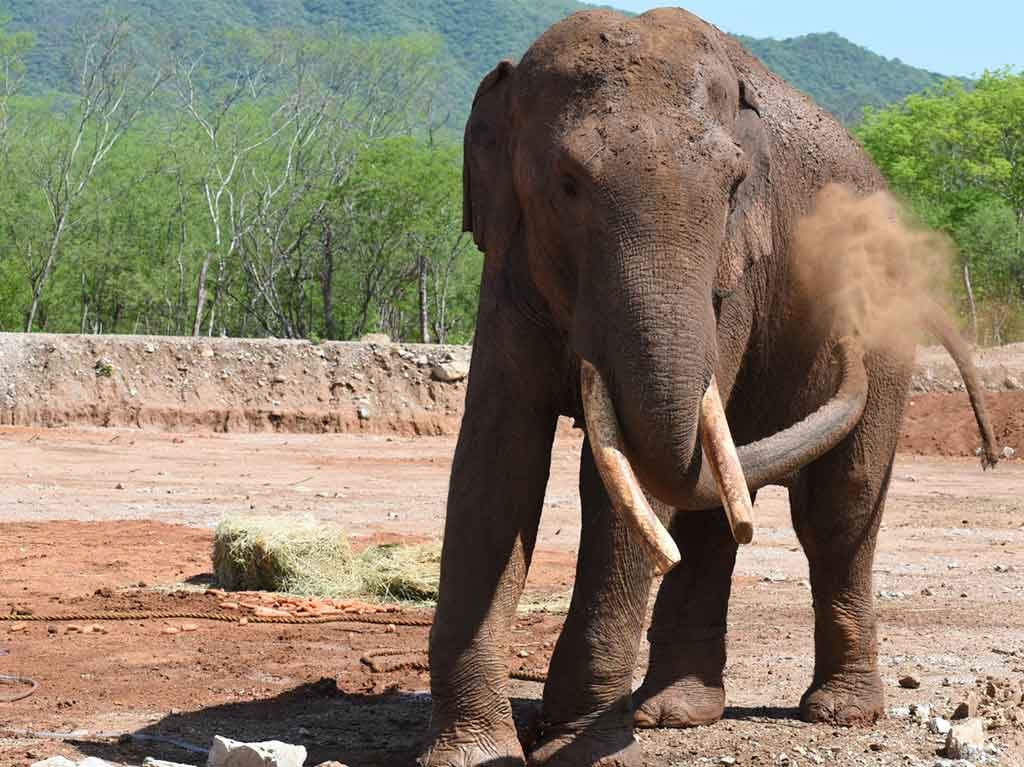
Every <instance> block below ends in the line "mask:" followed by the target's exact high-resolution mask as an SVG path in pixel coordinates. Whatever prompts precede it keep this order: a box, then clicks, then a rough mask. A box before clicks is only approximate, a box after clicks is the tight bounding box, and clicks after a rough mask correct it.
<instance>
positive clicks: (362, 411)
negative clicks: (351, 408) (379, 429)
mask: <svg viewBox="0 0 1024 767" xmlns="http://www.w3.org/2000/svg"><path fill="white" fill-rule="evenodd" d="M356 415H357V416H359V420H360V421H369V420H370V418H371V416H373V411H372V410H370V406H369V405H359V406H358V407H356Z"/></svg>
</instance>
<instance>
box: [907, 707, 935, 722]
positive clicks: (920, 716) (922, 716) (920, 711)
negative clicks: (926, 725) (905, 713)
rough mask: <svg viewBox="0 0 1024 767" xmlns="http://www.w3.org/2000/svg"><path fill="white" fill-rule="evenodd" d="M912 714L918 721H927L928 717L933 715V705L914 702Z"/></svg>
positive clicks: (911, 709) (911, 708)
mask: <svg viewBox="0 0 1024 767" xmlns="http://www.w3.org/2000/svg"><path fill="white" fill-rule="evenodd" d="M910 715H911V716H912V717H913V718H914V719H916V720H917V721H918V722H927V721H928V717H930V716H931V715H932V707H931V706H929V705H928V704H927V703H912V704H911V705H910Z"/></svg>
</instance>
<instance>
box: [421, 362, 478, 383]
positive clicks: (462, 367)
mask: <svg viewBox="0 0 1024 767" xmlns="http://www.w3.org/2000/svg"><path fill="white" fill-rule="evenodd" d="M430 373H431V375H432V376H433V378H434V380H435V381H441V382H442V383H455V382H456V381H461V380H462V379H463V378H465V377H466V376H468V375H469V363H468V362H462V361H459V360H451V361H449V362H438V363H437V364H436V365H434V367H433V368H431V371H430Z"/></svg>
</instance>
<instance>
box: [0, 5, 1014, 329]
mask: <svg viewBox="0 0 1024 767" xmlns="http://www.w3.org/2000/svg"><path fill="white" fill-rule="evenodd" d="M125 7H126V8H127V11H128V12H127V13H124V14H122V13H110V12H106V11H105V10H104V8H103V6H102V4H101V2H100V0H79V1H78V2H77V3H75V4H72V3H68V2H66V0H9V2H8V10H9V11H10V13H11V22H10V23H9V24H8V25H7V26H6V28H4V27H3V26H2V25H0V330H29V331H40V330H43V331H50V332H81V333H130V332H135V333H157V334H175V335H189V334H197V335H198V334H204V335H228V336H276V337H286V338H311V339H349V338H357V337H359V336H361V335H363V334H364V333H368V332H376V331H382V332H385V333H388V334H389V335H391V336H392V337H393V338H395V339H401V340H425V341H428V340H429V341H449V342H465V341H468V340H469V339H470V338H471V336H472V332H473V327H474V323H475V317H476V304H477V298H478V285H479V279H480V269H481V262H482V256H481V254H480V253H479V252H478V251H477V249H476V248H475V247H474V246H473V243H472V240H471V238H469V237H468V236H466V235H465V234H464V233H463V232H462V231H461V223H462V217H461V206H462V183H461V175H462V172H461V170H462V169H461V166H462V162H461V160H462V156H461V154H462V148H461V135H460V134H461V130H460V129H461V122H462V119H463V117H464V115H465V112H466V110H467V108H468V104H469V100H470V98H471V93H472V91H473V89H474V88H475V86H476V82H477V80H478V78H479V77H480V76H481V74H482V73H483V72H484V71H485V70H486V69H487V68H489V67H490V66H492V65H493V62H494V61H496V60H498V59H500V58H502V57H507V56H515V55H517V54H519V53H521V52H522V50H523V49H524V48H525V47H526V46H527V44H528V43H529V41H530V40H531V39H533V37H534V36H535V35H536V34H537V33H539V32H540V31H541V30H542V29H543V28H544V27H545V26H547V25H548V24H549V23H550V22H551V21H553V20H555V19H557V18H559V17H560V16H562V15H564V14H565V13H568V12H569V11H571V10H573V9H575V8H577V7H582V6H579V5H578V4H574V3H572V2H570V0H529V1H527V0H516V1H514V2H513V1H512V0H485V1H484V2H469V1H468V0H467V1H466V2H455V1H454V0H448V2H443V1H441V2H432V3H431V2H427V0H381V1H380V2H378V3H375V4H371V3H368V2H359V3H357V2H353V1H352V0H304V1H300V0H209V1H208V2H204V3H199V2H192V0H135V2H132V3H126V4H125ZM748 43H749V44H750V45H751V47H754V48H755V49H756V48H758V46H759V45H763V46H764V47H763V49H762V50H761V53H762V54H763V55H764V56H765V57H766V58H768V59H769V61H770V63H772V64H773V65H774V66H775V67H776V68H778V69H779V70H780V71H782V72H783V73H784V74H786V75H788V76H789V77H790V78H791V79H793V80H794V81H796V82H797V83H800V79H799V78H806V79H805V83H806V87H807V89H808V90H809V91H811V92H812V93H814V92H815V91H817V93H818V94H819V98H820V99H821V100H822V101H823V103H825V104H827V105H829V106H831V107H832V108H833V109H835V110H836V111H837V112H838V113H839V114H841V115H842V116H844V117H846V118H847V119H850V120H853V119H854V118H855V117H856V116H857V114H858V110H859V108H860V105H861V104H862V103H869V104H871V103H884V102H887V101H889V100H891V99H897V98H898V97H899V96H900V95H901V94H902V93H903V90H902V89H907V90H908V91H909V90H915V89H917V88H919V87H923V86H925V85H928V84H929V83H931V82H933V81H934V79H935V76H932V75H927V74H922V73H920V72H918V71H917V70H912V69H910V68H906V67H903V65H900V64H899V63H898V62H887V61H885V60H884V59H881V58H879V57H876V56H874V55H873V54H871V53H869V52H868V51H865V50H863V49H859V48H857V47H856V46H852V45H851V44H849V43H847V42H845V41H844V40H842V38H839V37H838V36H835V35H818V36H811V37H808V38H802V39H800V40H792V41H782V42H778V43H774V42H773V43H763V41H748ZM808 46H809V47H810V49H812V50H815V51H817V52H816V53H812V54H806V53H804V52H803V51H804V49H805V48H807V47H808ZM1020 81H1021V78H1020V77H1018V76H1015V75H1013V74H1012V73H1004V74H1003V75H1001V76H998V77H995V78H987V79H984V80H983V81H982V83H981V85H980V86H979V88H978V90H977V95H976V96H972V97H970V98H968V97H967V95H966V94H967V93H968V91H966V90H965V89H963V88H962V86H961V84H959V83H955V82H953V83H951V84H950V85H948V86H946V87H947V89H949V90H948V93H946V94H945V95H944V94H943V93H937V94H933V95H932V96H928V97H914V98H917V99H918V100H917V101H915V100H914V99H913V98H912V99H911V100H910V101H908V102H907V105H905V106H904V107H897V108H895V109H893V110H891V111H889V112H885V113H876V114H875V115H874V116H873V118H872V120H871V121H869V122H868V123H867V124H865V126H864V128H863V132H862V134H861V135H862V137H863V138H864V139H865V142H866V143H867V145H868V147H869V148H870V149H871V151H872V152H873V153H874V155H875V156H876V158H878V159H879V162H880V164H881V166H882V168H883V170H885V172H886V173H887V174H888V175H889V177H890V178H891V179H893V180H894V183H895V186H896V187H897V188H898V189H899V190H900V191H905V192H906V194H907V196H908V197H910V198H911V199H912V201H913V202H914V203H915V205H916V206H917V207H918V208H919V212H921V213H922V215H923V216H924V217H925V218H926V220H928V221H929V222H930V223H933V224H934V225H936V226H939V227H941V228H943V229H945V230H946V231H948V232H949V233H950V234H951V235H953V236H954V237H955V238H956V239H957V242H958V243H960V244H961V246H962V247H963V253H964V258H965V259H966V262H965V263H963V264H961V266H963V267H965V275H966V274H967V272H970V273H971V274H973V275H974V276H975V279H974V282H973V285H974V286H975V287H976V290H975V292H976V294H977V295H972V294H971V293H970V292H969V291H967V289H966V285H967V284H971V283H970V282H969V281H968V280H965V291H967V293H966V299H967V300H968V301H971V302H972V303H971V304H970V305H971V307H972V309H971V312H970V315H971V317H972V318H973V325H974V326H976V327H978V328H979V333H983V332H984V329H985V326H986V318H987V317H988V316H993V317H996V318H997V320H994V321H993V322H995V323H996V324H995V325H992V327H993V330H992V335H991V337H993V338H999V339H1007V338H1009V337H1011V336H1015V334H1016V331H1015V329H1014V328H1015V326H1014V324H1013V322H1012V320H1013V318H1014V317H1016V316H1017V315H1018V313H1019V309H1020V306H1021V299H1022V297H1024V283H1022V280H1024V277H1022V275H1024V266H1022V263H1024V261H1022V258H1024V251H1022V247H1024V245H1022V244H1024V203H1021V202H1020V199H1021V192H1020V191H1019V189H1018V186H1019V179H1020V178H1021V165H1020V158H1019V157H1018V155H1019V154H1020V153H1019V152H1017V151H1016V149H1015V147H1018V146H1020V142H1021V138H1020V131H1021V130H1022V129H1021V127H1020V119H1021V115H1024V109H1022V108H1021V103H1020V101H1019V97H1020V91H1019V84H1020ZM871 83H875V85H870V84H871ZM982 85H983V86H984V87H981V86H982ZM958 88H959V90H957V89H958ZM970 93H974V91H970ZM950 94H952V95H950ZM946 96H949V99H951V102H950V103H953V104H955V107H956V108H955V109H953V108H952V107H950V108H949V109H947V110H944V111H941V112H936V114H941V116H942V120H939V119H931V118H930V117H929V115H931V114H932V110H933V109H936V107H935V105H936V104H945V103H946V102H945V101H943V100H942V99H943V98H946ZM954 96H955V98H954ZM935 99H938V101H935ZM906 110H910V111H909V112H906V114H908V115H910V118H913V119H912V120H910V123H911V124H909V125H908V123H907V122H906V120H905V119H904V116H905V115H904V113H905V111H906ZM880 114H881V115H883V116H885V119H883V117H880V116H879V115H880ZM910 118H907V119H910ZM962 126H972V129H971V130H969V131H966V133H965V132H963V130H962ZM976 126H982V127H981V128H980V129H977V130H975V129H974V128H975V127H976ZM911 127H913V128H914V130H911ZM890 128H891V129H890ZM918 128H919V129H920V130H919V131H917V129H918ZM940 128H941V131H940V130H939V129H940ZM915 131H917V132H915ZM936 131H939V132H936ZM908 136H912V137H913V139H912V140H911V139H907V137H908ZM981 137H984V138H986V139H987V140H986V142H981V143H979V139H980V138H981ZM972 142H973V143H972ZM1010 150H1013V152H1012V153H1010ZM943 158H945V159H943ZM953 159H955V160H956V162H955V163H952V162H951V160H953ZM908 162H909V165H908ZM907 179H910V180H909V181H908V180H907ZM996 184H1000V185H1002V187H1005V188H1006V189H1007V190H1010V191H1006V192H1005V193H1004V192H1000V193H999V194H994V193H993V192H992V188H993V187H994V186H995V185H996ZM954 186H956V188H957V189H959V190H960V191H958V192H957V194H956V196H955V197H954V196H951V195H950V194H949V193H948V190H949V189H951V188H953V187H954ZM1002 187H1001V188H1002ZM993 254H998V258H996V257H995V256H994V255H993ZM992 307H996V308H997V311H996V310H995V309H992ZM993 311H994V312H995V313H994V314H993V313H992V312H993Z"/></svg>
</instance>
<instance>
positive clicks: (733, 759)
mask: <svg viewBox="0 0 1024 767" xmlns="http://www.w3.org/2000/svg"><path fill="white" fill-rule="evenodd" d="M718 763H719V764H725V765H732V764H736V757H735V756H723V757H722V758H721V759H719V760H718Z"/></svg>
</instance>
